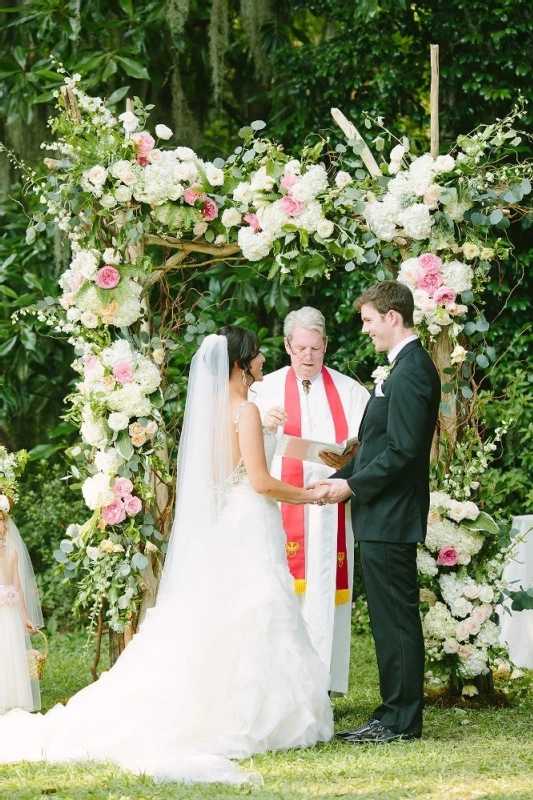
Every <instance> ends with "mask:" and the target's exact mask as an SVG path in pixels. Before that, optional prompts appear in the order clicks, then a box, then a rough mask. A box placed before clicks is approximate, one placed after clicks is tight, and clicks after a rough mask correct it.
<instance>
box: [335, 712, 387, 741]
mask: <svg viewBox="0 0 533 800" xmlns="http://www.w3.org/2000/svg"><path fill="white" fill-rule="evenodd" d="M375 725H379V720H378V719H374V717H370V718H369V719H367V721H366V722H365V723H363V725H360V727H359V728H350V729H348V730H346V731H337V733H336V734H335V736H337V737H338V738H339V739H346V738H348V737H349V736H360V735H361V734H363V733H366V732H367V731H368V730H370V729H371V728H373V727H374V726H375Z"/></svg>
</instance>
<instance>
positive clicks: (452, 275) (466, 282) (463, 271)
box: [441, 259, 474, 294]
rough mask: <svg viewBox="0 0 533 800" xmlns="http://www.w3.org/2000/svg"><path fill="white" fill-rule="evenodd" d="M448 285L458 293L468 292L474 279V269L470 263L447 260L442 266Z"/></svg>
mask: <svg viewBox="0 0 533 800" xmlns="http://www.w3.org/2000/svg"><path fill="white" fill-rule="evenodd" d="M441 271H442V274H443V275H444V280H445V281H446V286H449V287H450V288H451V289H453V290H454V292H457V294H461V292H467V291H469V290H470V289H471V288H472V281H473V279H474V271H473V269H472V267H471V266H470V265H469V264H463V262H462V261H457V259H455V260H454V261H447V262H445V263H444V264H443V265H442V267H441Z"/></svg>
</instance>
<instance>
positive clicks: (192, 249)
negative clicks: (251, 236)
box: [146, 234, 241, 256]
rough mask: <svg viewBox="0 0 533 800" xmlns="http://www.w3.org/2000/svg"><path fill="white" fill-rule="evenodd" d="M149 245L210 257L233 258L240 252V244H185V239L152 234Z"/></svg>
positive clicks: (148, 237)
mask: <svg viewBox="0 0 533 800" xmlns="http://www.w3.org/2000/svg"><path fill="white" fill-rule="evenodd" d="M146 242H147V243H148V244H160V245H161V246H162V247H172V248H174V249H176V250H181V251H182V252H183V253H185V254H187V253H207V255H210V256H218V255H221V256H232V255H234V253H238V252H239V251H240V249H241V248H240V247H239V245H238V244H209V242H206V241H205V239H203V240H194V241H192V242H184V241H183V239H175V238H174V237H172V236H169V237H168V238H167V237H162V236H155V235H153V234H150V235H149V236H147V237H146Z"/></svg>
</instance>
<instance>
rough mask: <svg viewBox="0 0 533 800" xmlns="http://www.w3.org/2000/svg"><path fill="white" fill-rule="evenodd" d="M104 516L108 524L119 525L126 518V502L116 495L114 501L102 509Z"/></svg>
mask: <svg viewBox="0 0 533 800" xmlns="http://www.w3.org/2000/svg"><path fill="white" fill-rule="evenodd" d="M102 518H103V519H104V520H105V522H106V523H107V524H108V525H119V524H120V523H121V522H124V520H125V519H126V510H125V508H124V503H123V502H122V500H121V499H120V498H119V497H116V498H115V500H113V502H112V503H111V504H110V505H108V506H105V508H103V509H102Z"/></svg>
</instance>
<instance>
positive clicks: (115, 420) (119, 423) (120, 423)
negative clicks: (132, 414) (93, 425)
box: [107, 411, 130, 431]
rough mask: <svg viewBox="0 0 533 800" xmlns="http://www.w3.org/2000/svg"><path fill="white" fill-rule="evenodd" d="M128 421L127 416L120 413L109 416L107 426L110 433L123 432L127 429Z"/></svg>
mask: <svg viewBox="0 0 533 800" xmlns="http://www.w3.org/2000/svg"><path fill="white" fill-rule="evenodd" d="M129 421H130V420H129V417H128V415H127V414H123V413H122V412H121V411H115V412H114V413H113V414H110V415H109V417H108V420H107V424H108V425H109V427H110V428H111V430H112V431H123V430H124V429H125V428H127V427H128V424H129Z"/></svg>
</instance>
